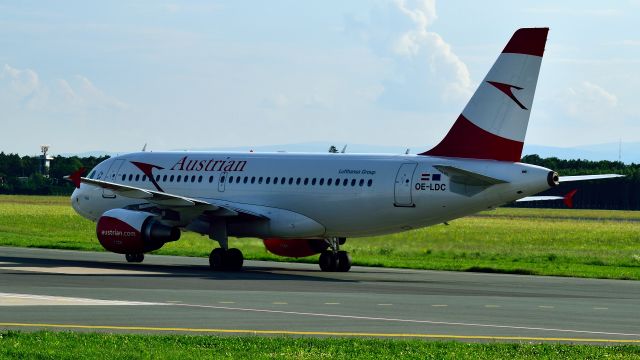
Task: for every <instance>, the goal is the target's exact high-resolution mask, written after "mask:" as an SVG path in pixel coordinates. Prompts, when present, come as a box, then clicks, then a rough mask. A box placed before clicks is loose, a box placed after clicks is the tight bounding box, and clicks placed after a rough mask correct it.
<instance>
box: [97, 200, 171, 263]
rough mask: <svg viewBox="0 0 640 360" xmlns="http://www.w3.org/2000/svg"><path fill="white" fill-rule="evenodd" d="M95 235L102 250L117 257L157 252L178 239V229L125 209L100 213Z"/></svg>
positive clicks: (151, 217) (153, 217)
mask: <svg viewBox="0 0 640 360" xmlns="http://www.w3.org/2000/svg"><path fill="white" fill-rule="evenodd" d="M96 233H97V235H98V240H99V241H100V245H102V247H104V248H105V249H107V250H109V251H111V252H114V253H118V254H133V253H145V252H149V251H153V250H157V249H160V248H161V247H162V246H163V245H164V244H165V243H167V242H170V241H175V240H178V239H179V238H180V230H179V229H178V228H176V227H171V226H168V225H165V224H162V223H161V222H160V221H158V219H157V216H156V215H154V214H152V213H148V212H143V211H134V210H125V209H112V210H109V211H107V212H105V213H104V214H102V216H101V217H100V219H98V224H97V226H96Z"/></svg>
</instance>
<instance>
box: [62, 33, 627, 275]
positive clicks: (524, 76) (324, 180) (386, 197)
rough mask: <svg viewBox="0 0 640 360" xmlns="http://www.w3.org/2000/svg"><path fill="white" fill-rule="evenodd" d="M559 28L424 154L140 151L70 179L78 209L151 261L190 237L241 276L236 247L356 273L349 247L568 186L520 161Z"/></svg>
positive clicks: (490, 78)
mask: <svg viewBox="0 0 640 360" xmlns="http://www.w3.org/2000/svg"><path fill="white" fill-rule="evenodd" d="M548 31H549V29H548V28H522V29H519V30H517V31H516V32H515V33H514V34H513V36H512V37H511V39H510V40H509V42H508V43H507V45H506V46H505V48H504V50H502V53H501V54H500V55H499V56H498V59H497V60H496V62H495V63H494V64H493V66H492V67H491V69H490V70H489V72H488V74H487V75H486V77H485V78H484V80H483V81H482V82H481V83H480V85H479V86H478V88H477V90H476V91H475V93H474V94H473V96H472V97H471V99H470V101H469V102H468V104H467V105H466V107H465V108H464V110H463V111H462V113H461V114H460V116H459V117H458V118H457V120H456V121H455V123H454V124H453V126H452V127H451V129H450V130H449V132H448V133H447V134H446V136H445V137H444V138H443V139H442V141H440V143H439V144H437V145H436V146H435V147H433V148H431V149H430V150H427V151H424V152H420V153H418V154H352V153H344V152H343V153H338V154H329V153H282V152H278V153H257V152H250V153H241V152H144V151H143V152H137V153H131V154H125V155H121V156H116V157H112V158H110V159H107V160H105V161H103V162H101V163H100V164H98V165H97V166H96V167H95V168H94V169H93V170H91V171H90V172H89V175H88V176H87V177H83V176H82V174H83V173H84V170H82V169H81V170H79V171H76V172H75V173H74V174H72V175H70V176H69V177H68V178H69V180H71V181H73V182H74V184H75V186H76V189H75V190H74V192H73V195H72V196H71V203H72V206H73V208H74V209H75V211H76V212H77V213H78V214H80V215H81V216H83V217H85V218H87V219H90V220H92V221H94V222H97V225H96V234H97V238H98V240H99V242H100V244H101V245H102V246H103V247H104V248H105V249H106V250H109V251H112V252H115V253H120V254H125V258H126V260H127V261H129V262H141V261H143V259H144V253H147V252H150V251H154V250H157V249H159V248H161V247H162V246H163V245H164V244H166V243H168V242H171V241H176V240H178V239H179V238H180V235H181V233H182V231H192V232H196V233H199V234H202V235H206V236H208V237H209V238H210V239H212V240H214V241H216V242H217V243H218V244H219V247H216V248H214V249H213V250H212V251H211V254H210V256H209V265H210V267H211V269H213V270H231V271H237V270H240V269H241V268H242V265H243V261H244V258H243V254H242V252H241V251H240V250H238V249H236V248H230V247H229V238H230V237H252V238H259V239H262V240H263V243H264V245H265V247H266V249H267V250H268V251H270V252H272V253H274V254H276V255H280V256H286V257H304V256H310V255H316V254H320V257H319V265H320V269H321V270H322V271H342V272H344V271H349V269H350V268H351V263H352V260H351V256H350V255H349V253H347V252H346V251H343V250H340V246H341V245H343V244H344V243H345V241H346V240H347V239H348V238H354V237H363V236H376V235H383V234H390V233H396V232H402V231H407V230H411V229H418V228H422V227H426V226H431V225H435V224H441V223H447V222H448V221H450V220H453V219H456V218H460V217H463V216H466V215H470V214H473V213H476V212H479V211H482V210H486V209H493V208H495V207H498V206H500V205H503V204H506V203H511V202H513V201H516V200H524V201H539V200H553V199H558V197H547V198H545V197H536V196H534V195H535V194H537V193H540V192H542V191H544V190H547V189H549V188H553V187H555V186H558V185H559V184H560V183H564V182H569V181H581V180H594V179H606V178H612V177H617V176H620V175H616V174H604V175H581V176H559V175H558V173H556V172H555V171H553V170H550V169H546V168H543V167H540V166H535V165H530V164H524V163H521V162H520V158H521V155H522V148H523V144H524V139H525V135H526V130H527V125H528V122H529V116H530V113H531V107H532V103H533V98H534V93H535V88H536V84H537V79H538V75H539V72H540V65H541V62H542V57H543V54H544V48H545V44H546V40H547V34H548Z"/></svg>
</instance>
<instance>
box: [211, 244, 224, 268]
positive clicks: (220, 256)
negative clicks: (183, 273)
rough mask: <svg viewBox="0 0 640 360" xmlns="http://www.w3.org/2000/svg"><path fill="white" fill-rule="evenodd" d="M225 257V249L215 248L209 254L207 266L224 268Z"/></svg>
mask: <svg viewBox="0 0 640 360" xmlns="http://www.w3.org/2000/svg"><path fill="white" fill-rule="evenodd" d="M225 257H226V251H224V249H222V248H215V249H213V250H212V251H211V254H209V267H210V268H211V270H216V271H220V270H224V265H225V264H224V259H225Z"/></svg>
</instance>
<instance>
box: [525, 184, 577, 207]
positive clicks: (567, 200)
mask: <svg viewBox="0 0 640 360" xmlns="http://www.w3.org/2000/svg"><path fill="white" fill-rule="evenodd" d="M577 192H578V190H577V189H574V190H571V191H569V192H568V193H567V195H565V196H527V197H523V198H522V199H518V200H516V202H527V201H549V200H562V201H563V202H564V204H565V205H567V207H568V208H573V196H574V195H575V194H576V193H577Z"/></svg>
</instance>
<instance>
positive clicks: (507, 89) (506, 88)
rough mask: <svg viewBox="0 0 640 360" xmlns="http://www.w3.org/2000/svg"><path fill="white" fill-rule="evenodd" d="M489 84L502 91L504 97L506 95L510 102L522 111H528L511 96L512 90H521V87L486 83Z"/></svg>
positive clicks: (492, 82) (493, 82) (491, 82)
mask: <svg viewBox="0 0 640 360" xmlns="http://www.w3.org/2000/svg"><path fill="white" fill-rule="evenodd" d="M487 82H488V83H489V84H491V85H493V86H495V88H496V89H498V90H500V91H502V92H503V93H504V94H505V95H507V96H508V97H509V98H510V99H511V100H513V101H514V102H515V103H516V104H518V106H520V108H521V109H522V110H529V109H527V108H526V107H525V106H524V105H522V103H521V102H520V100H518V98H517V97H516V96H515V95H513V89H516V90H522V88H521V87H519V86H514V85H509V84H503V83H499V82H496V81H487Z"/></svg>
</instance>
